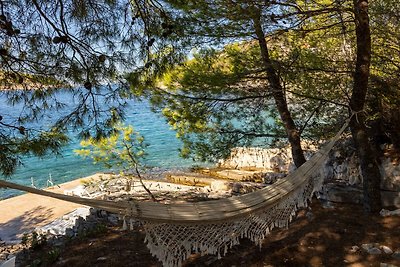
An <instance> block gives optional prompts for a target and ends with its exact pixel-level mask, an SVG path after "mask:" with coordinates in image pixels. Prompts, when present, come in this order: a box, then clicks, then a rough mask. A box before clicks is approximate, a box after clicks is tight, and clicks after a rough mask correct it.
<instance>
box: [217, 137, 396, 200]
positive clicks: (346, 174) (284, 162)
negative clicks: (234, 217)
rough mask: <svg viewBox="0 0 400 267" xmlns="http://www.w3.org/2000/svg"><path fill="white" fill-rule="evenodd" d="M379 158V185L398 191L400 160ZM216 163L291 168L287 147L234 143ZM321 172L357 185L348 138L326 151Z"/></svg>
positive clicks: (357, 174) (356, 164) (279, 169)
mask: <svg viewBox="0 0 400 267" xmlns="http://www.w3.org/2000/svg"><path fill="white" fill-rule="evenodd" d="M310 151H311V149H310V150H307V152H306V154H307V155H310V154H312V153H311V152H310ZM381 162H382V163H381V167H380V170H381V173H382V177H383V180H382V184H381V188H382V189H383V190H388V191H397V192H400V164H399V163H398V162H396V161H394V160H392V159H391V158H388V157H384V158H382V159H381ZM218 166H219V167H222V168H234V169H247V168H257V169H261V170H263V171H265V172H276V173H282V172H287V171H289V172H290V171H292V170H293V169H294V165H293V164H292V160H291V152H290V149H289V148H282V149H277V148H271V149H266V148H255V147H249V148H246V147H238V148H235V149H233V150H232V152H231V154H230V156H229V157H228V158H227V159H225V160H221V161H220V162H219V164H218ZM321 173H322V175H323V176H324V180H326V181H335V180H336V181H340V182H343V183H345V184H348V185H355V186H361V184H362V177H361V175H360V169H359V161H358V157H357V156H356V153H355V150H354V149H352V146H351V141H350V140H344V141H341V142H340V143H339V145H337V147H336V148H335V149H334V150H333V151H332V152H331V153H330V156H329V158H328V160H327V161H326V163H325V164H324V166H323V169H322V170H321Z"/></svg>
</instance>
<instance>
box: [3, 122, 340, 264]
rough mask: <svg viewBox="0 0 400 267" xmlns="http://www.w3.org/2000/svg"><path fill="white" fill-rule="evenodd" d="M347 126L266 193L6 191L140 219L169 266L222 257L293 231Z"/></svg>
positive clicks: (149, 243) (150, 241)
mask: <svg viewBox="0 0 400 267" xmlns="http://www.w3.org/2000/svg"><path fill="white" fill-rule="evenodd" d="M347 125H348V123H346V124H345V125H343V127H342V128H341V129H340V131H339V132H338V133H337V134H336V136H335V137H334V138H333V139H332V140H331V141H330V142H329V143H328V144H327V145H325V146H324V147H323V148H322V149H320V150H318V151H317V152H316V153H315V154H314V155H313V156H312V157H311V158H310V159H309V160H308V161H307V162H306V163H304V164H303V165H302V166H301V167H299V168H298V169H296V170H295V171H294V172H292V173H290V174H289V175H288V176H287V177H285V178H284V179H281V180H278V181H277V182H275V183H274V184H272V185H270V186H267V187H265V188H263V189H261V190H258V191H255V192H252V193H248V194H245V195H242V196H236V197H231V198H226V199H219V200H212V201H205V202H197V203H179V204H162V203H155V202H138V201H121V202H113V201H107V200H97V199H86V198H81V197H76V196H67V195H63V194H57V193H53V192H49V191H43V190H39V189H35V188H30V187H26V186H22V185H18V184H14V183H10V182H7V181H3V180H0V187H1V186H3V187H9V188H13V189H18V190H22V191H26V192H30V193H34V194H39V195H43V196H48V197H53V198H57V199H61V200H65V201H69V202H74V203H78V204H83V205H87V206H92V207H95V208H99V209H103V210H107V211H109V212H113V213H117V214H120V215H121V216H123V217H125V218H127V219H129V218H131V219H133V220H139V221H140V222H141V223H142V224H143V226H144V229H145V233H146V242H147V246H148V248H149V249H150V252H151V253H152V254H153V255H155V256H156V257H157V258H158V259H159V260H160V261H162V263H163V265H164V266H171V267H175V266H181V265H182V263H183V261H184V260H186V259H187V258H188V257H189V256H190V255H191V254H192V253H201V254H215V255H218V257H221V256H223V255H225V254H226V253H227V251H228V249H229V248H230V247H232V246H233V245H236V244H238V243H239V240H240V238H242V237H246V238H249V239H250V240H252V241H253V242H255V243H256V244H259V245H261V242H262V240H263V239H264V238H265V237H266V236H267V235H268V233H269V232H270V231H271V230H272V229H273V228H274V227H287V226H288V224H289V222H290V221H291V220H292V218H293V216H294V215H295V212H296V210H297V209H299V208H302V207H306V206H307V205H308V202H309V200H310V199H311V198H312V196H313V194H314V192H315V191H318V190H320V188H321V187H322V182H323V181H322V179H320V178H319V177H320V175H319V173H320V171H321V170H322V168H323V164H324V163H325V160H326V158H327V157H328V153H329V152H330V150H331V149H332V147H333V145H334V144H335V142H336V141H337V140H338V139H339V137H340V135H341V134H342V133H343V131H344V130H345V128H346V127H347Z"/></svg>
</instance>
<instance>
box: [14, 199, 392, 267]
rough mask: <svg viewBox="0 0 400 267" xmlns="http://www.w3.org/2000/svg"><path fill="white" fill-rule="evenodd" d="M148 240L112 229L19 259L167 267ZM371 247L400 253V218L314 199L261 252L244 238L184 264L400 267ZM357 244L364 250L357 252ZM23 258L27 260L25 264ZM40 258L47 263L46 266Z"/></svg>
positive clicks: (32, 263) (77, 265)
mask: <svg viewBox="0 0 400 267" xmlns="http://www.w3.org/2000/svg"><path fill="white" fill-rule="evenodd" d="M143 240H144V235H143V233H142V230H141V229H140V228H138V229H136V230H135V231H131V232H126V231H121V229H120V228H118V227H111V226H107V227H105V228H104V229H103V230H102V231H99V232H97V233H96V234H94V235H89V236H86V237H81V238H76V239H72V240H69V241H67V242H65V243H64V244H63V245H61V246H59V247H58V248H57V251H56V253H52V252H51V251H54V245H53V246H52V247H49V246H46V245H45V246H43V247H41V248H39V249H36V250H35V251H27V252H25V253H24V254H22V255H23V257H21V258H20V259H18V262H19V264H18V265H19V266H28V265H30V266H46V265H47V266H65V267H67V266H68V267H70V266H74V267H80V266H81V267H87V266H113V267H114V266H137V267H142V266H144V267H146V266H157V267H158V266H162V264H161V263H160V262H159V261H158V260H157V259H156V258H154V257H152V256H151V254H150V252H149V251H148V249H147V248H146V245H145V244H144V243H143ZM365 243H379V244H380V245H385V246H387V247H389V248H391V249H392V250H393V251H396V250H398V251H400V216H390V217H381V216H379V215H372V216H371V215H367V214H364V213H363V211H362V208H361V207H360V206H358V205H354V204H335V205H334V208H323V207H322V205H321V203H320V202H319V201H317V200H314V201H313V203H312V204H311V213H310V212H309V211H307V210H302V211H299V212H298V216H297V218H296V219H295V220H294V221H293V222H292V223H291V224H290V227H289V229H275V230H274V231H272V233H271V234H270V235H269V236H268V238H267V239H266V240H265V241H264V243H263V246H262V248H261V249H259V247H258V246H257V247H256V246H255V245H254V244H253V243H251V242H250V241H249V240H242V241H241V244H240V245H238V246H234V247H233V248H231V249H230V251H229V252H228V254H227V255H226V256H225V257H223V258H222V259H220V260H218V259H217V258H216V257H215V256H203V257H200V256H199V255H192V256H191V257H190V259H189V260H187V262H185V264H184V266H186V267H189V266H190V267H198V266H219V267H221V266H232V267H233V266H246V267H261V266H263V267H267V266H268V267H272V266H274V267H277V266H296V267H297V266H332V267H334V266H335V267H336V266H353V267H356V266H398V267H400V260H399V259H395V258H394V257H393V256H392V255H389V254H385V253H383V254H381V255H369V254H367V253H366V252H365V251H363V250H362V249H361V245H362V244H365ZM353 246H358V247H360V249H359V250H357V249H354V248H352V247H353ZM22 258H25V260H24V261H23V262H21V260H22ZM49 258H52V259H51V261H52V262H51V263H48V262H50V260H49ZM38 259H41V262H42V264H41V265H39V261H38ZM35 260H36V261H35ZM46 263H47V264H46ZM382 263H386V264H392V265H382ZM35 264H36V265H35Z"/></svg>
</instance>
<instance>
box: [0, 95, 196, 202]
mask: <svg viewBox="0 0 400 267" xmlns="http://www.w3.org/2000/svg"><path fill="white" fill-rule="evenodd" d="M59 97H61V98H64V99H66V100H67V101H68V98H69V97H71V96H69V95H68V94H61V95H60V96H59ZM0 103H1V106H0V115H2V116H3V117H4V119H6V118H16V117H17V116H18V114H19V112H21V109H22V106H21V105H10V104H8V103H7V99H6V97H5V96H4V95H0ZM126 115H127V116H126V121H125V123H126V124H129V125H133V127H134V129H135V130H136V131H138V132H139V133H140V134H141V135H142V136H144V138H145V142H146V143H147V144H148V145H149V146H148V147H147V149H146V152H147V156H146V158H145V159H144V160H143V163H144V164H145V165H146V166H150V167H155V169H156V170H158V171H160V172H161V171H164V170H165V171H166V170H173V169H178V170H184V169H188V168H189V167H190V166H192V165H193V164H194V162H193V161H192V160H189V159H182V158H181V157H179V148H180V146H181V142H180V141H179V140H178V139H177V138H176V137H175V132H174V131H173V130H171V129H170V126H169V125H168V124H167V122H166V121H165V119H164V118H163V117H162V116H161V115H160V114H157V113H154V112H152V111H151V109H150V105H149V103H148V102H147V101H138V100H130V101H129V106H128V108H127V109H126ZM50 117H51V116H49V120H51V119H54V118H50ZM40 123H41V124H43V125H40V126H45V124H46V123H47V124H49V121H47V120H43V121H40V122H35V124H40ZM36 126H37V125H36ZM70 138H71V142H70V143H69V144H68V145H67V146H65V147H64V148H63V150H62V154H61V156H58V157H56V156H54V155H47V156H45V157H44V158H37V157H34V156H26V157H24V158H23V163H24V165H23V166H20V167H19V168H18V170H17V172H16V173H15V174H14V175H12V176H11V177H7V179H9V180H10V181H12V182H15V183H19V184H23V185H31V184H32V183H33V184H34V185H35V186H36V187H39V188H44V187H46V186H47V181H48V180H49V179H50V177H51V180H52V181H53V182H54V183H55V184H60V183H64V182H68V181H71V180H74V179H77V178H81V177H85V176H88V175H91V174H94V173H97V172H104V171H108V169H106V168H105V167H104V166H103V165H101V164H93V161H92V160H91V159H88V158H87V159H84V158H82V157H80V156H78V155H76V154H75V153H74V150H75V149H79V148H80V144H79V143H80V140H79V139H78V138H77V137H76V133H72V132H71V133H70ZM1 179H5V177H1ZM17 194H20V192H18V191H15V190H9V189H0V199H4V198H9V197H12V196H15V195H17Z"/></svg>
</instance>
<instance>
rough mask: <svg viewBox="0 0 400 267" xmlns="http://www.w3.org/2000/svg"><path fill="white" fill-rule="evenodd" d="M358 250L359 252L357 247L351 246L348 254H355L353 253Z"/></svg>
mask: <svg viewBox="0 0 400 267" xmlns="http://www.w3.org/2000/svg"><path fill="white" fill-rule="evenodd" d="M359 250H360V247H359V246H352V247H351V249H350V252H351V253H355V252H357V251H359Z"/></svg>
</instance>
